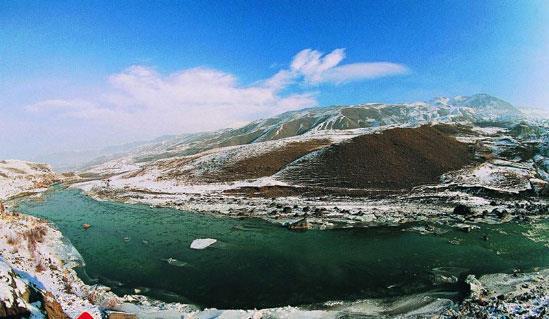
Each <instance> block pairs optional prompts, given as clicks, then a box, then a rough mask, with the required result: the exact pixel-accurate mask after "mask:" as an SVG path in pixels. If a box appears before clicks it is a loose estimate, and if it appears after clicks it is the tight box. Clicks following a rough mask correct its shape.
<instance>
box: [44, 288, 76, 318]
mask: <svg viewBox="0 0 549 319" xmlns="http://www.w3.org/2000/svg"><path fill="white" fill-rule="evenodd" d="M44 310H45V311H46V315H47V318H48V319H70V317H69V316H67V314H65V312H64V311H63V308H62V307H61V305H60V304H59V302H57V300H55V297H54V296H53V294H52V293H51V292H46V294H45V295H44Z"/></svg>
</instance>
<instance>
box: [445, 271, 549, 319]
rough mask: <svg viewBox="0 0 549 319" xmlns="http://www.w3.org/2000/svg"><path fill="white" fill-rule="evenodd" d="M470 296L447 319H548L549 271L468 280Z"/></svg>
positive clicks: (497, 275) (470, 276)
mask: <svg viewBox="0 0 549 319" xmlns="http://www.w3.org/2000/svg"><path fill="white" fill-rule="evenodd" d="M466 282H467V283H468V284H469V286H470V290H471V293H470V296H469V298H466V299H465V300H464V301H463V303H462V304H461V305H460V306H459V308H458V309H449V310H448V311H447V313H446V315H447V317H444V316H443V318H448V317H449V318H546V316H547V315H549V270H542V271H539V272H535V273H521V274H491V275H484V276H482V277H480V278H476V277H475V276H473V275H469V276H468V277H467V280H466Z"/></svg>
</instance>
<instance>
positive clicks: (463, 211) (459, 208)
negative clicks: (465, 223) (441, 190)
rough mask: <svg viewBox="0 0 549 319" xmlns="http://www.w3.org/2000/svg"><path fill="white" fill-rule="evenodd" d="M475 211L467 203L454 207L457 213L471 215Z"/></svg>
mask: <svg viewBox="0 0 549 319" xmlns="http://www.w3.org/2000/svg"><path fill="white" fill-rule="evenodd" d="M472 213H473V212H472V211H471V209H470V208H469V207H467V206H465V205H462V204H459V205H457V206H456V207H455V208H454V214H457V215H471V214H472Z"/></svg>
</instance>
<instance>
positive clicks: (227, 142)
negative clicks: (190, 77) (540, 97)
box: [86, 94, 526, 166]
mask: <svg viewBox="0 0 549 319" xmlns="http://www.w3.org/2000/svg"><path fill="white" fill-rule="evenodd" d="M525 118H526V116H525V114H523V113H522V112H521V111H520V110H519V109H517V108H516V107H514V106H513V105H512V104H510V103H509V102H506V101H504V100H502V99H499V98H497V97H493V96H490V95H488V94H475V95H472V96H456V97H451V98H446V97H438V98H435V99H432V100H430V101H427V102H415V103H400V104H384V103H364V104H356V105H333V106H327V107H313V108H307V109H303V110H297V111H290V112H286V113H283V114H280V115H277V116H275V117H272V118H267V119H260V120H256V121H253V122H251V123H249V124H247V125H245V126H243V127H240V128H231V129H223V130H219V131H215V132H204V133H194V134H181V135H173V136H165V137H162V138H158V139H155V140H153V141H150V142H143V143H139V144H138V145H137V146H136V147H135V148H133V149H126V150H125V152H117V153H116V154H115V153H112V154H110V155H109V154H102V156H101V157H100V158H96V159H91V160H90V161H89V163H88V165H86V166H90V165H93V164H98V163H101V162H105V161H108V160H111V159H115V158H120V157H127V156H130V157H132V158H133V161H135V162H148V161H152V160H156V159H162V158H170V157H177V156H188V155H193V154H197V153H200V152H203V151H206V150H210V149H214V148H218V147H227V146H236V145H244V144H252V143H258V142H265V141H274V140H279V139H283V138H290V137H298V136H304V137H305V136H308V135H311V136H313V135H320V134H325V133H328V132H334V131H343V130H360V129H364V130H367V129H374V128H377V127H384V126H418V125H420V124H425V123H431V122H441V123H452V122H470V123H485V122H489V123H492V122H498V123H508V122H511V123H516V122H519V121H521V120H523V119H525ZM119 150H120V149H119Z"/></svg>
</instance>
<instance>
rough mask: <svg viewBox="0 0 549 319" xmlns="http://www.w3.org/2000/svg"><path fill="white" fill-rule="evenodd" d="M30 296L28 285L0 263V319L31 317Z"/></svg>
mask: <svg viewBox="0 0 549 319" xmlns="http://www.w3.org/2000/svg"><path fill="white" fill-rule="evenodd" d="M29 295H30V290H29V288H28V287H27V285H26V284H25V283H24V282H23V281H22V280H21V279H20V278H19V276H17V274H15V272H14V271H13V269H11V267H9V266H8V265H7V264H6V263H4V262H2V261H0V318H6V317H15V318H19V317H21V316H28V315H30V306H29Z"/></svg>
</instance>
